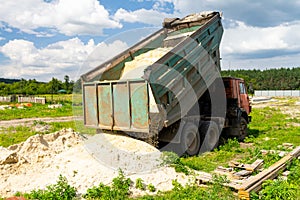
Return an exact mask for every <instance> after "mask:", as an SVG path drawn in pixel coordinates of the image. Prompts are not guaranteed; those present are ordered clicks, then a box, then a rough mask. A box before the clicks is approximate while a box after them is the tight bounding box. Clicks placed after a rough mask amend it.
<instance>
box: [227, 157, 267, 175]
mask: <svg viewBox="0 0 300 200" xmlns="http://www.w3.org/2000/svg"><path fill="white" fill-rule="evenodd" d="M263 162H264V160H262V159H257V160H256V161H255V162H254V163H252V164H243V163H239V162H236V161H231V162H229V166H230V167H235V168H239V169H244V170H248V171H251V172H253V171H255V170H257V169H258V168H259V167H260V166H261V165H262V164H263Z"/></svg>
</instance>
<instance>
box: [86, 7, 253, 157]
mask: <svg viewBox="0 0 300 200" xmlns="http://www.w3.org/2000/svg"><path fill="white" fill-rule="evenodd" d="M222 34H223V27H222V23H221V14H220V13H219V12H201V13H197V14H192V15H188V16H186V17H184V18H181V19H180V18H167V19H165V20H164V22H163V27H162V28H161V29H160V30H158V31H156V32H154V33H152V34H150V35H149V36H148V37H146V38H144V39H143V40H141V41H140V42H138V43H136V44H135V45H133V46H131V47H130V48H128V49H127V50H125V51H123V52H122V53H120V54H118V55H116V56H115V57H113V58H112V59H110V60H108V61H106V62H104V63H102V64H101V65H99V66H96V67H95V68H94V69H92V70H90V71H88V72H87V73H85V74H83V75H82V76H81V81H82V88H83V108H84V124H85V126H87V127H92V128H95V129H97V130H101V131H104V132H111V133H119V132H122V133H124V134H126V135H129V136H131V137H134V138H137V139H141V140H144V141H146V142H148V143H149V144H151V145H154V146H158V145H159V144H168V143H172V144H178V146H179V147H180V148H179V149H180V151H179V153H186V154H188V155H196V154H199V153H200V152H203V151H209V150H211V149H213V148H215V147H216V146H217V145H218V143H219V138H220V135H221V134H224V135H227V136H235V137H237V138H238V139H239V140H243V139H244V138H245V137H246V136H247V124H248V123H249V122H250V121H251V117H250V116H249V114H250V112H251V106H250V103H249V97H248V94H247V91H246V87H245V83H244V80H243V79H240V78H233V77H221V76H220V70H221V67H220V59H221V58H220V52H219V46H220V42H221V38H222ZM177 153H178V152H177Z"/></svg>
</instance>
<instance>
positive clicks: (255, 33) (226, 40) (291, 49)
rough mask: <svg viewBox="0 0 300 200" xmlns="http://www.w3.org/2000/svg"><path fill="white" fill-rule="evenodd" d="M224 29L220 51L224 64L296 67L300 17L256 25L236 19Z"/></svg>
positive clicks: (227, 65) (225, 65) (297, 63)
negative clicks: (260, 25)
mask: <svg viewBox="0 0 300 200" xmlns="http://www.w3.org/2000/svg"><path fill="white" fill-rule="evenodd" d="M236 24H237V25H236V26H233V27H230V28H228V29H225V31H224V35H223V39H222V43H221V53H222V60H223V65H224V68H226V69H228V68H230V66H235V67H243V68H251V66H252V68H253V67H260V68H272V67H273V68H274V67H298V66H299V63H300V58H299V55H300V43H299V42H295V41H299V40H300V35H299V34H298V33H299V31H300V21H295V22H293V23H292V24H286V23H284V24H281V25H278V26H274V27H266V28H259V27H253V26H247V25H245V23H243V22H236Z"/></svg>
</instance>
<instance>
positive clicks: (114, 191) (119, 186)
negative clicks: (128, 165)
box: [83, 170, 132, 200]
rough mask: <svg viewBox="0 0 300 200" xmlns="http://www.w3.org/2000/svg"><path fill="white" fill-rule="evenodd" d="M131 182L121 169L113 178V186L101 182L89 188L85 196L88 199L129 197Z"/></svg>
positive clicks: (118, 199)
mask: <svg viewBox="0 0 300 200" xmlns="http://www.w3.org/2000/svg"><path fill="white" fill-rule="evenodd" d="M131 183H132V181H131V180H130V179H129V178H126V177H125V176H124V174H123V172H122V171H121V170H120V171H119V175H118V176H117V177H116V178H114V179H113V183H112V186H111V187H110V186H106V185H104V184H103V183H100V184H99V186H97V187H93V188H91V189H88V190H87V193H86V194H85V195H84V196H83V197H84V198H86V199H116V200H122V199H128V198H129V195H130V191H129V187H130V185H131Z"/></svg>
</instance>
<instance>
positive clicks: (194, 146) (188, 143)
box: [180, 122, 201, 156]
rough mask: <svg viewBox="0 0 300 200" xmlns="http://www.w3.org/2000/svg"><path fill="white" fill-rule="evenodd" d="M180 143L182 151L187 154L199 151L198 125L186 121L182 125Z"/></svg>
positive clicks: (192, 154) (190, 154)
mask: <svg viewBox="0 0 300 200" xmlns="http://www.w3.org/2000/svg"><path fill="white" fill-rule="evenodd" d="M180 143H181V147H182V150H183V151H182V152H184V153H186V154H187V155H189V156H194V155H197V154H198V153H199V150H200V145H201V139H200V134H199V130H198V127H197V126H196V125H195V124H193V123H191V122H188V123H186V124H185V125H184V128H183V131H182V133H181V140H180Z"/></svg>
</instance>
